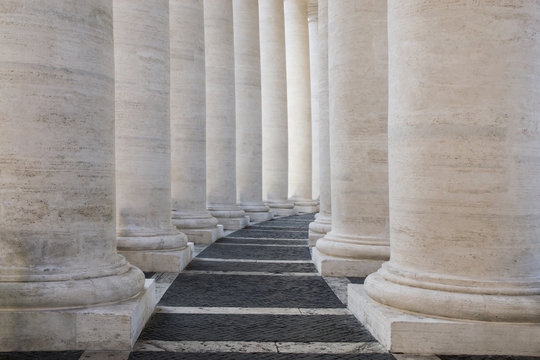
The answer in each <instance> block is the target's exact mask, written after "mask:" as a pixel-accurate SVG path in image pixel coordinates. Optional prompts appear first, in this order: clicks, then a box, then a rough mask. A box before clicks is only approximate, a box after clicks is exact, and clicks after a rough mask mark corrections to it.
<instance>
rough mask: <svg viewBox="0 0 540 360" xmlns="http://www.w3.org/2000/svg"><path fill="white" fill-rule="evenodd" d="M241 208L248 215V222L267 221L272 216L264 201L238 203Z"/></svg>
mask: <svg viewBox="0 0 540 360" xmlns="http://www.w3.org/2000/svg"><path fill="white" fill-rule="evenodd" d="M239 205H240V206H241V207H242V209H243V210H244V211H245V212H246V215H247V216H249V222H254V223H256V222H261V221H268V220H271V219H273V218H274V214H273V213H272V212H271V211H270V208H269V207H268V206H267V205H265V204H264V203H262V202H260V203H240V204H239Z"/></svg>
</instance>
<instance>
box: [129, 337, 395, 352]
mask: <svg viewBox="0 0 540 360" xmlns="http://www.w3.org/2000/svg"><path fill="white" fill-rule="evenodd" d="M134 351H170V352H195V353H209V352H227V353H232V352H237V353H257V352H264V353H278V352H279V353H292V354H373V353H378V354H381V353H386V351H385V350H384V348H383V347H382V346H381V345H380V344H379V343H376V342H355V343H332V342H329V343H328V342H309V343H304V342H256V341H161V340H143V341H139V342H137V344H136V345H135V348H134Z"/></svg>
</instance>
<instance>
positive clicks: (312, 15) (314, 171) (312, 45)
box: [308, 0, 320, 201]
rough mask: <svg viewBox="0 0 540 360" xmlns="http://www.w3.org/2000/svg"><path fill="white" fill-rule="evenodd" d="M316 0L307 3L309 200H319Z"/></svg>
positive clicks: (317, 21)
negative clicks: (309, 113)
mask: <svg viewBox="0 0 540 360" xmlns="http://www.w3.org/2000/svg"><path fill="white" fill-rule="evenodd" d="M317 3H318V0H309V3H308V32H309V74H310V92H311V198H312V199H313V200H317V201H318V200H319V198H320V184H319V175H320V172H319V157H320V155H319V142H320V141H319V118H320V115H319V78H320V64H319V61H320V59H319V14H318V11H319V10H318V4H317Z"/></svg>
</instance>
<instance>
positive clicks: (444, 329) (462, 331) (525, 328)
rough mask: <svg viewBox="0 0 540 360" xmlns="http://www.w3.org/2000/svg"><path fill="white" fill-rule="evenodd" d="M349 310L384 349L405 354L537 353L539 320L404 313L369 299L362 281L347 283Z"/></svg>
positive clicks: (527, 354)
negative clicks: (492, 320) (473, 318)
mask: <svg viewBox="0 0 540 360" xmlns="http://www.w3.org/2000/svg"><path fill="white" fill-rule="evenodd" d="M348 307H349V310H350V311H351V312H352V313H353V314H354V316H356V317H357V318H358V320H360V322H362V324H364V326H365V327H366V328H367V329H368V330H369V331H370V332H371V334H372V335H373V336H374V337H375V338H376V339H377V340H378V341H379V342H380V343H381V344H382V345H383V346H384V347H385V348H386V349H387V350H388V351H391V352H398V353H409V354H440V355H521V356H535V355H536V356H537V355H538V354H540V342H538V341H537V339H540V323H510V322H487V321H465V320H452V319H442V318H432V317H425V316H421V315H416V314H413V313H406V312H404V311H400V310H398V309H395V308H391V307H388V306H385V305H382V304H379V303H377V302H375V301H374V300H372V299H371V298H370V297H369V296H368V295H367V293H366V291H365V290H364V286H363V285H358V284H350V285H349V287H348Z"/></svg>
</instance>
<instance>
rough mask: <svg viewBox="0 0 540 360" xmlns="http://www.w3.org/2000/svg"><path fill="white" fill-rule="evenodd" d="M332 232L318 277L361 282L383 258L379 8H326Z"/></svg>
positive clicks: (347, 4)
mask: <svg viewBox="0 0 540 360" xmlns="http://www.w3.org/2000/svg"><path fill="white" fill-rule="evenodd" d="M328 23H329V24H328V28H329V29H330V30H329V33H328V47H329V49H328V63H329V92H330V100H329V102H330V119H331V120H330V154H331V168H332V171H331V182H332V231H330V232H329V233H328V234H326V236H324V238H321V239H319V240H318V241H317V248H316V249H315V250H314V252H313V260H314V262H315V265H316V266H317V269H318V270H319V271H320V272H321V273H322V274H323V275H330V276H366V275H368V274H370V273H372V272H374V271H376V270H377V269H378V268H379V267H380V265H381V264H382V262H383V261H384V260H388V257H389V254H390V249H389V235H388V233H389V231H388V162H387V147H388V145H387V144H388V142H387V113H388V111H387V109H388V104H387V102H388V90H387V87H388V85H387V83H388V80H387V79H388V75H387V73H388V65H387V40H386V33H387V31H386V2H385V1H380V0H362V1H358V0H343V1H341V0H340V1H329V2H328Z"/></svg>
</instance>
